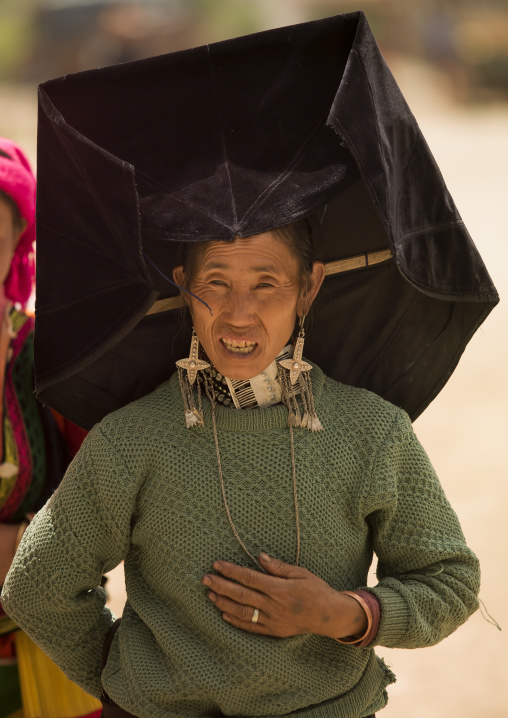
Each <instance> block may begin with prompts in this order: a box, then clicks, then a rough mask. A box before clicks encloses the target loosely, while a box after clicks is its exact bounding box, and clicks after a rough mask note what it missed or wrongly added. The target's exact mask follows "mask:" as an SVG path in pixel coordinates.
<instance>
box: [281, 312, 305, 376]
mask: <svg viewBox="0 0 508 718" xmlns="http://www.w3.org/2000/svg"><path fill="white" fill-rule="evenodd" d="M304 321H305V314H304V315H303V316H302V317H300V326H299V330H298V336H297V337H296V342H295V346H294V349H293V358H292V359H282V361H280V362H279V363H280V364H281V366H283V367H284V369H287V370H288V371H289V378H290V380H291V384H294V383H295V382H296V380H297V379H299V377H300V374H301V372H302V371H310V370H311V369H312V367H311V365H310V364H307V362H306V361H303V359H302V356H303V345H304V342H305V330H304V328H303V323H304Z"/></svg>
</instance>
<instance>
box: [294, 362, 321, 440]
mask: <svg viewBox="0 0 508 718" xmlns="http://www.w3.org/2000/svg"><path fill="white" fill-rule="evenodd" d="M300 387H301V395H302V401H303V402H304V403H305V404H306V405H307V408H306V411H305V413H304V415H303V418H302V428H306V429H308V430H309V431H323V424H322V423H321V422H320V420H319V417H318V415H317V414H316V406H315V404H314V395H313V393H312V382H311V380H310V376H309V375H308V374H302V375H301V376H300Z"/></svg>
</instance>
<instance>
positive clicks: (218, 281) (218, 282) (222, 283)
mask: <svg viewBox="0 0 508 718" xmlns="http://www.w3.org/2000/svg"><path fill="white" fill-rule="evenodd" d="M210 284H215V285H217V286H220V287H224V286H225V285H226V282H225V281H224V280H223V279H211V280H210Z"/></svg>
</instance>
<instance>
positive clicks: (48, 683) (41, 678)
mask: <svg viewBox="0 0 508 718" xmlns="http://www.w3.org/2000/svg"><path fill="white" fill-rule="evenodd" d="M16 653H17V656H18V668H19V682H20V686H21V696H22V700H23V717H22V718H78V716H90V715H99V714H100V712H101V710H102V706H101V704H100V702H99V701H98V700H96V699H95V698H93V697H92V696H90V695H89V694H88V693H85V692H84V691H83V690H82V689H81V688H80V687H79V686H77V685H76V684H75V683H73V682H72V681H70V680H69V679H68V678H67V677H66V676H65V675H64V674H63V673H62V671H61V670H60V669H59V668H58V666H57V665H56V664H55V663H53V661H52V660H51V659H50V658H48V657H47V656H46V654H45V653H43V652H42V651H41V649H40V648H38V647H37V646H36V645H35V643H34V642H33V641H31V640H30V638H28V636H27V635H26V634H25V633H23V632H22V631H18V633H17V635H16Z"/></svg>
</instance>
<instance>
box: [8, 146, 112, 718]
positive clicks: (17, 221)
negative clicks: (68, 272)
mask: <svg viewBox="0 0 508 718" xmlns="http://www.w3.org/2000/svg"><path fill="white" fill-rule="evenodd" d="M35 191H36V181H35V177H34V175H33V173H32V171H31V169H30V165H29V163H28V161H27V159H26V157H25V155H24V153H23V152H22V150H21V149H20V148H19V147H18V146H17V145H16V144H15V143H14V142H11V141H10V140H7V139H5V138H0V278H1V289H0V387H1V391H2V403H1V404H0V437H1V446H2V462H1V463H0V584H3V582H4V579H5V576H6V575H7V572H8V570H9V567H10V565H11V562H12V559H13V557H14V554H15V552H16V548H17V546H18V544H19V542H20V540H21V537H22V536H23V533H24V531H25V529H26V528H27V526H28V524H29V523H30V521H31V519H32V517H33V515H34V512H36V511H37V510H38V509H39V508H40V507H41V506H42V505H43V504H44V502H45V501H46V499H47V498H48V497H49V495H50V494H51V493H52V491H53V490H54V489H55V488H56V486H57V485H58V483H59V481H60V479H61V477H62V476H63V473H64V470H65V467H66V465H67V463H68V458H69V457H68V453H72V452H73V450H77V446H78V444H79V442H80V439H81V438H82V437H81V436H79V432H78V433H77V432H76V431H75V428H73V425H71V424H70V422H64V421H62V418H61V417H59V418H58V421H59V422H60V423H61V425H62V427H61V428H62V429H63V432H62V431H60V430H59V429H58V427H57V421H55V417H54V416H53V415H52V413H51V412H50V410H49V409H48V408H47V407H44V406H43V405H42V404H41V403H40V402H38V401H37V400H36V398H35V396H34V392H33V328H34V320H33V317H31V316H29V315H28V314H26V313H25V311H24V309H25V307H26V304H27V302H28V299H29V298H30V295H31V293H32V290H33V286H34V278H35V272H34V270H35V267H34V257H33V249H34V247H33V245H34V240H35ZM76 428H77V427H76ZM69 447H71V452H68V448H69ZM97 709H98V703H97V701H94V699H93V698H91V697H90V696H88V695H87V694H86V693H84V691H82V690H81V689H80V688H78V686H76V685H75V684H73V683H71V682H70V681H69V680H68V679H67V678H66V677H65V676H64V674H63V673H62V672H61V671H60V670H59V669H58V668H57V667H56V666H55V664H53V663H52V662H51V661H50V660H49V659H48V658H47V657H46V656H45V655H44V654H43V653H42V652H41V651H40V650H39V649H38V648H37V647H36V646H35V644H33V643H32V642H31V641H30V639H29V638H28V637H27V636H26V635H25V634H23V633H22V632H21V631H19V630H18V628H17V626H16V624H15V623H14V622H13V621H12V620H11V619H10V618H9V617H8V616H6V614H5V612H4V611H3V609H2V607H1V604H0V718H8V717H12V718H13V717H14V716H15V717H16V718H36V717H37V718H44V716H52V718H73V717H74V716H86V715H95V714H97ZM99 712H100V711H99Z"/></svg>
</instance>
